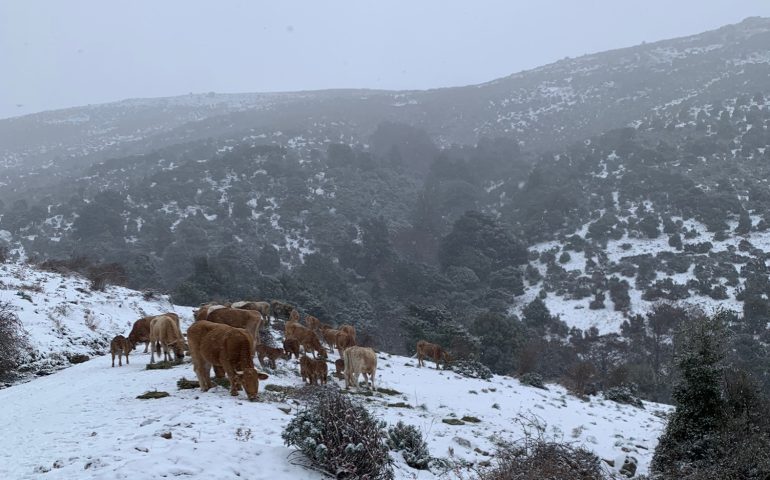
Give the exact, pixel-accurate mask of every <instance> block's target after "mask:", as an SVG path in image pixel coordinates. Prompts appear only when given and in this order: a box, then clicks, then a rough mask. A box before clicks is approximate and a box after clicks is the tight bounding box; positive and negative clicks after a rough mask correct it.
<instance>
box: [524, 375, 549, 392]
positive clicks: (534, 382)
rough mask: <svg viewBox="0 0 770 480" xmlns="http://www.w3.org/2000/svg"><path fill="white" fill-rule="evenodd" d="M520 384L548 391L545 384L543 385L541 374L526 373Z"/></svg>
mask: <svg viewBox="0 0 770 480" xmlns="http://www.w3.org/2000/svg"><path fill="white" fill-rule="evenodd" d="M519 383H521V384H522V385H529V386H530V387H535V388H542V389H543V390H548V388H546V386H545V384H544V383H543V376H542V375H540V374H539V373H534V372H530V373H525V374H524V375H522V376H521V377H519Z"/></svg>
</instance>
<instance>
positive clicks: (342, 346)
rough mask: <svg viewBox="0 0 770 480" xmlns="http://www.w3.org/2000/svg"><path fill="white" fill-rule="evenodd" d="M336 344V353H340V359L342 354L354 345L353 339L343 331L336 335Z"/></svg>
mask: <svg viewBox="0 0 770 480" xmlns="http://www.w3.org/2000/svg"><path fill="white" fill-rule="evenodd" d="M336 343H337V351H339V352H340V357H342V352H344V351H345V350H346V349H348V348H350V347H353V346H355V345H356V341H355V339H354V338H353V337H351V336H350V335H349V334H347V333H346V332H343V331H340V332H339V333H338V334H337V340H336Z"/></svg>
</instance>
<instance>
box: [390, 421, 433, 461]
mask: <svg viewBox="0 0 770 480" xmlns="http://www.w3.org/2000/svg"><path fill="white" fill-rule="evenodd" d="M388 447H390V449H391V450H394V451H396V452H399V451H400V452H401V455H402V456H403V457H404V460H406V464H407V465H409V466H410V467H412V468H416V469H418V470H426V469H427V468H428V464H429V463H430V461H431V457H430V452H429V451H428V444H427V443H425V440H424V439H423V438H422V433H420V431H419V430H418V429H417V427H415V426H413V425H407V424H405V423H404V422H401V421H399V422H398V423H397V424H396V426H395V427H390V428H389V429H388Z"/></svg>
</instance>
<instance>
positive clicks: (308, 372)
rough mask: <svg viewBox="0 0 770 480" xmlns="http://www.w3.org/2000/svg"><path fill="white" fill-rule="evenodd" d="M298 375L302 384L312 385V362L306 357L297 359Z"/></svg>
mask: <svg viewBox="0 0 770 480" xmlns="http://www.w3.org/2000/svg"><path fill="white" fill-rule="evenodd" d="M299 375H300V376H301V377H302V381H303V382H304V381H305V380H307V383H313V361H312V360H310V357H308V356H307V355H302V356H301V357H299Z"/></svg>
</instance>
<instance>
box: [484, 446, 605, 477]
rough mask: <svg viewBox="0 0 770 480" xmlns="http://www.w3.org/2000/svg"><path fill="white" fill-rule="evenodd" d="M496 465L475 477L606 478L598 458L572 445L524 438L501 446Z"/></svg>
mask: <svg viewBox="0 0 770 480" xmlns="http://www.w3.org/2000/svg"><path fill="white" fill-rule="evenodd" d="M495 458H496V459H497V465H495V466H493V467H490V468H488V469H486V470H482V471H481V472H480V473H479V477H478V480H528V479H532V478H572V479H586V480H588V479H590V480H598V479H602V478H605V476H604V474H603V472H602V470H603V469H602V466H601V463H600V460H599V457H597V456H596V455H594V454H593V453H592V452H591V451H589V450H586V449H584V448H581V447H573V446H572V445H568V444H564V443H557V442H548V441H545V440H543V439H533V438H529V437H528V438H526V439H525V440H523V441H522V442H519V443H516V444H509V445H505V446H503V447H501V448H500V449H499V450H498V452H497V455H496V456H495Z"/></svg>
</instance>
